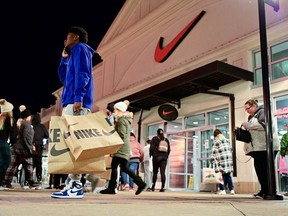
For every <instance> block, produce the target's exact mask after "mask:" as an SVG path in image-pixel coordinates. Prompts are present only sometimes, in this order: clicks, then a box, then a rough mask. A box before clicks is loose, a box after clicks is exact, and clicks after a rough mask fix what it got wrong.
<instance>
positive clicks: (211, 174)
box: [202, 162, 223, 184]
mask: <svg viewBox="0 0 288 216" xmlns="http://www.w3.org/2000/svg"><path fill="white" fill-rule="evenodd" d="M217 167H218V166H216V170H217V169H218V168H217ZM202 182H203V183H204V184H223V178H222V173H221V172H216V171H215V162H214V163H213V165H212V163H210V166H209V167H207V168H206V167H204V168H203V169H202Z"/></svg>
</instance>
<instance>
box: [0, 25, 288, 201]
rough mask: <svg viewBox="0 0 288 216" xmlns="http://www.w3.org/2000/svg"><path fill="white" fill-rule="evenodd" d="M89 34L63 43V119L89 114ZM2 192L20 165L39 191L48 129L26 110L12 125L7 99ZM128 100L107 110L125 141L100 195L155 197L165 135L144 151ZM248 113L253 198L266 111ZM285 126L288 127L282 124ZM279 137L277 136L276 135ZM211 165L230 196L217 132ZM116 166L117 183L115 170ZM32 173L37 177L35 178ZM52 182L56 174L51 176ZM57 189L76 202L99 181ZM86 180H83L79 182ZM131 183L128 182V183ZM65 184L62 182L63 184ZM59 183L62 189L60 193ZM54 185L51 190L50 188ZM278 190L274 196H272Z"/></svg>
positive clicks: (260, 172) (0, 125)
mask: <svg viewBox="0 0 288 216" xmlns="http://www.w3.org/2000/svg"><path fill="white" fill-rule="evenodd" d="M87 42H88V33H87V32H86V31H85V30H84V29H83V28H82V27H78V26H72V27H71V28H70V29H69V30H68V32H67V37H66V40H65V42H64V49H63V52H62V57H61V61H60V64H59V67H58V76H59V79H60V81H61V82H62V84H63V92H62V97H61V105H62V108H63V110H62V115H88V114H89V113H91V110H92V106H93V102H94V100H93V93H94V85H93V72H92V57H93V55H94V53H95V51H94V49H92V48H91V47H90V46H89V45H88V44H87ZM0 106H1V115H0V183H1V185H0V189H1V190H2V189H13V185H12V184H11V182H12V179H13V177H14V176H15V175H16V172H17V171H18V167H19V165H20V164H21V165H22V167H23V170H24V173H25V175H24V181H23V188H30V189H32V188H36V189H37V188H38V189H40V188H41V181H42V153H43V139H47V138H48V137H49V134H48V130H47V128H46V127H45V126H44V125H42V124H41V119H40V115H39V114H37V113H36V114H34V115H32V114H31V112H30V111H29V110H28V109H27V108H26V107H25V106H24V105H21V106H20V107H19V110H20V118H19V119H18V120H17V121H16V120H15V119H14V117H13V108H14V107H13V105H12V104H11V103H9V102H8V101H6V100H5V99H1V100H0ZM128 107H129V101H127V100H125V101H119V102H117V103H115V104H114V103H111V104H108V105H107V117H108V118H109V121H110V124H111V125H113V126H114V128H115V130H116V131H117V133H118V134H119V136H120V137H121V139H122V140H123V143H124V144H123V145H122V146H121V147H120V149H119V150H118V151H117V152H116V153H114V154H112V155H111V157H112V162H111V176H110V180H109V182H108V184H107V188H105V189H103V190H100V191H99V193H100V194H116V193H117V192H116V188H117V186H118V184H120V189H121V190H126V189H129V190H131V191H134V187H135V186H134V184H135V185H136V186H137V187H136V188H135V190H136V191H135V195H139V194H140V193H141V192H142V191H143V190H144V189H145V188H146V190H147V191H151V192H154V191H155V187H156V182H157V178H158V172H159V170H160V175H161V187H160V190H159V191H160V192H165V187H166V185H165V183H166V167H167V162H168V159H169V155H170V152H171V147H170V143H169V140H168V139H167V138H166V137H165V135H164V130H163V129H162V128H159V129H158V130H157V135H156V136H154V137H153V138H152V139H151V140H150V139H148V140H147V142H146V144H145V147H144V148H143V147H142V145H141V144H140V143H139V142H138V141H137V140H136V136H135V134H134V133H133V128H132V122H133V113H132V112H129V111H128ZM244 108H245V110H246V111H247V112H248V114H249V117H248V121H245V122H243V124H242V125H243V127H245V128H246V129H247V130H249V132H250V133H251V137H252V143H253V151H252V153H251V156H252V157H253V159H254V168H255V171H256V174H257V177H258V180H259V183H260V186H261V190H260V191H259V192H258V193H257V194H255V197H262V198H263V197H264V196H265V195H266V194H268V182H267V179H268V177H267V175H268V174H267V167H266V164H267V153H266V152H267V149H266V141H265V128H264V126H263V125H265V116H264V109H263V107H261V106H258V103H257V101H255V100H252V99H250V100H248V101H247V102H246V103H245V104H244ZM286 126H288V124H286ZM275 134H277V133H275ZM274 138H275V141H274V142H273V144H274V146H273V149H274V154H273V155H274V157H275V156H276V154H277V153H278V152H279V150H280V154H281V157H285V156H287V155H288V135H287V134H285V135H284V136H283V138H282V140H281V149H280V145H279V139H278V140H277V137H276V136H275V137H274ZM210 157H211V161H212V162H213V163H217V167H218V168H219V170H217V171H219V172H221V173H222V176H223V180H224V184H220V185H219V189H220V191H219V194H226V191H229V192H230V194H234V193H235V190H234V184H233V181H232V176H231V175H232V173H233V160H232V147H231V144H230V142H229V139H227V138H226V137H225V136H224V135H223V134H222V132H221V131H220V130H219V129H216V130H214V144H213V147H212V154H211V155H210ZM140 166H143V172H144V181H143V180H142V178H141V177H140V175H139V168H140ZM119 167H120V176H121V178H120V181H121V183H119V179H118V168H119ZM34 169H35V176H34V175H33V172H34ZM54 177H55V178H54V181H55V182H57V181H58V180H55V179H56V177H57V175H55V176H54ZM58 177H59V178H61V179H62V180H61V183H60V180H59V184H58V188H59V189H61V190H60V191H57V192H53V193H52V194H51V197H52V198H62V199H66V198H68V199H79V198H83V197H84V190H83V187H84V185H85V181H86V179H87V180H88V181H90V182H91V184H92V188H93V190H94V189H95V188H96V186H97V184H98V182H99V177H98V176H96V175H94V174H82V175H81V174H78V172H75V173H73V172H72V173H70V174H69V175H64V176H61V177H60V176H59V175H58ZM83 179H84V180H83ZM128 179H129V180H128ZM64 180H65V181H64ZM60 184H61V185H62V184H63V185H64V186H63V188H60ZM51 185H52V182H51V184H50V185H49V188H51ZM274 193H276V191H273V194H274Z"/></svg>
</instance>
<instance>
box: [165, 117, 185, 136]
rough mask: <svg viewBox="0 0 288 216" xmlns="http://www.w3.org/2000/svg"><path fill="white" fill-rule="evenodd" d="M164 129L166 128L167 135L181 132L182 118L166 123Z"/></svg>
mask: <svg viewBox="0 0 288 216" xmlns="http://www.w3.org/2000/svg"><path fill="white" fill-rule="evenodd" d="M166 128H167V130H166V132H167V133H170V132H175V131H181V130H182V118H181V119H176V120H174V121H170V122H167V125H166Z"/></svg>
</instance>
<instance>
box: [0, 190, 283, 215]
mask: <svg viewBox="0 0 288 216" xmlns="http://www.w3.org/2000/svg"><path fill="white" fill-rule="evenodd" d="M54 191H55V190H47V189H43V190H22V189H16V190H14V191H0V216H18V215H19V216H28V215H29V216H33V215H42V216H46V215H47V216H48V215H49V216H50V215H51V216H64V215H65V216H83V215H85V216H89V215H99V216H100V215H101V216H105V215H107V216H108V215H109V216H111V215H115V216H130V215H131V216H135V215H137V216H138V215H140V216H142V215H143V216H144V215H145V216H150V215H151V216H155V215H159V216H160V215H165V216H170V215H171V216H172V215H173V216H175V215H177V216H178V215H195V216H198V215H199V216H200V215H201V216H202V215H207V216H210V215H215V216H216V215H217V216H218V215H219V216H228V215H229V216H231V215H233V216H238V215H239V216H240V215H245V216H252V215H253V216H258V215H259V216H266V215H267V216H268V215H269V216H271V215H275V216H282V215H283V216H284V215H285V216H287V215H288V197H284V200H280V201H276V200H262V199H257V198H254V197H252V195H251V194H235V195H230V194H227V195H217V194H215V193H204V192H198V193H195V192H178V191H177V192H174V191H166V192H164V193H160V192H159V191H155V192H146V191H143V192H142V193H141V194H140V195H138V196H136V195H134V192H129V191H119V192H118V193H117V194H116V195H103V194H93V193H85V194H84V198H83V199H76V200H75V199H70V200H69V199H54V198H51V197H50V195H51V193H52V192H54Z"/></svg>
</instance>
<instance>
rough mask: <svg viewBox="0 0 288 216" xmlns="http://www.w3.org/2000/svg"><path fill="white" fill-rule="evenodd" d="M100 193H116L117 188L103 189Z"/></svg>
mask: <svg viewBox="0 0 288 216" xmlns="http://www.w3.org/2000/svg"><path fill="white" fill-rule="evenodd" d="M99 193H101V194H116V192H115V190H111V189H109V188H106V189H104V190H101V191H100V192H99Z"/></svg>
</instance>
